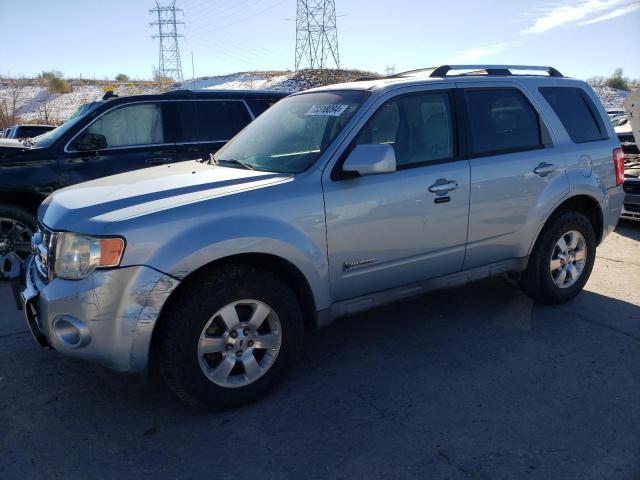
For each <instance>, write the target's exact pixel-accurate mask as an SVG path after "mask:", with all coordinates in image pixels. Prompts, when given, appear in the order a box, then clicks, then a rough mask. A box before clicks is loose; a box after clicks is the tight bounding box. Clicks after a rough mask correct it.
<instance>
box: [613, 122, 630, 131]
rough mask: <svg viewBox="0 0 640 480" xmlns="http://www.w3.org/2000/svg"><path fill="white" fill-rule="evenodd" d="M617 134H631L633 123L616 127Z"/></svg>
mask: <svg viewBox="0 0 640 480" xmlns="http://www.w3.org/2000/svg"><path fill="white" fill-rule="evenodd" d="M614 130H615V131H616V133H631V122H627V123H625V124H624V125H620V126H618V127H614Z"/></svg>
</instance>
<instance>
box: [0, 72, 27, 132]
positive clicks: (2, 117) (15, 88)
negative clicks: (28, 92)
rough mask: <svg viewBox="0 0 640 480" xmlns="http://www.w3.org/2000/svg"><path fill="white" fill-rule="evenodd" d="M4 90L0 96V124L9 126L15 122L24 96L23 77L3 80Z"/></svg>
mask: <svg viewBox="0 0 640 480" xmlns="http://www.w3.org/2000/svg"><path fill="white" fill-rule="evenodd" d="M4 84H5V86H6V90H5V93H4V95H2V98H0V124H1V125H2V126H3V127H11V126H13V125H15V124H16V123H17V120H18V110H19V108H20V107H19V105H20V103H21V101H22V100H23V99H24V98H25V82H24V78H10V79H7V80H5V81H4Z"/></svg>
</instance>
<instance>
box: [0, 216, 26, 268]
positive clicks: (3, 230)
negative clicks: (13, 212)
mask: <svg viewBox="0 0 640 480" xmlns="http://www.w3.org/2000/svg"><path fill="white" fill-rule="evenodd" d="M32 235H33V232H32V231H31V228H29V227H28V226H27V225H25V224H24V223H22V222H20V221H19V220H16V219H15V218H8V217H0V279H2V278H14V277H17V276H18V275H19V274H20V266H21V265H22V263H23V262H24V260H25V259H26V258H27V256H28V255H29V254H30V253H31V237H32Z"/></svg>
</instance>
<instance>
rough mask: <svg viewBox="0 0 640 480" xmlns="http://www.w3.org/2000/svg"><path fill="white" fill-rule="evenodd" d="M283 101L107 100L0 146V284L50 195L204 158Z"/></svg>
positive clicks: (182, 94) (187, 94)
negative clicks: (124, 174) (0, 225)
mask: <svg viewBox="0 0 640 480" xmlns="http://www.w3.org/2000/svg"><path fill="white" fill-rule="evenodd" d="M284 96H286V94H285V93H278V92H258V91H174V92H170V93H166V94H162V95H137V96H130V97H122V98H118V97H115V96H113V95H112V94H111V95H105V99H103V100H102V101H98V102H93V103H91V104H87V105H84V106H83V107H81V108H80V109H79V110H78V112H76V114H75V115H74V116H73V117H72V118H71V119H70V120H68V121H67V122H66V123H64V124H63V125H61V126H60V127H58V128H56V129H55V130H51V131H49V132H47V133H45V134H43V135H39V136H37V137H35V138H33V139H29V140H26V141H24V142H18V141H16V140H5V141H0V222H4V228H0V246H2V247H0V277H2V276H5V277H6V276H12V275H15V274H17V272H19V268H20V263H21V262H22V261H23V260H24V258H25V257H26V255H28V253H29V251H30V250H29V245H28V239H29V238H30V236H31V234H32V232H33V231H35V227H36V218H35V213H36V210H37V207H38V205H40V202H42V200H44V199H45V198H46V197H47V195H49V194H50V193H52V192H53V191H55V190H57V189H59V188H62V187H66V186H69V185H73V184H76V183H79V182H84V181H87V180H92V179H95V178H100V177H104V176H107V175H113V174H116V173H122V172H127V171H130V170H136V169H140V168H145V167H149V166H154V165H162V164H170V163H173V162H179V161H183V160H193V159H197V158H208V157H209V154H211V153H215V152H216V151H217V150H218V149H219V148H220V147H221V146H223V145H224V144H225V143H226V142H227V141H228V140H229V139H230V138H231V137H233V136H234V135H235V134H236V133H238V132H239V131H240V130H242V128H244V127H245V126H246V125H247V124H248V123H249V122H250V121H251V120H252V119H253V118H255V117H256V116H258V115H260V114H261V113H262V112H263V111H264V110H266V109H267V108H268V107H269V106H271V105H272V104H273V103H275V102H276V101H278V100H279V99H281V98H282V97H284ZM16 128H17V127H14V128H13V129H14V130H15V129H16ZM12 136H15V134H13V135H12ZM14 226H15V227H14ZM9 228H11V229H10V230H9ZM8 232H10V233H8Z"/></svg>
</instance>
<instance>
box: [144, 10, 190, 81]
mask: <svg viewBox="0 0 640 480" xmlns="http://www.w3.org/2000/svg"><path fill="white" fill-rule="evenodd" d="M181 11H182V9H181V8H176V2H175V0H173V1H172V2H171V4H169V5H167V6H164V7H163V6H161V5H160V2H159V1H158V0H156V8H152V9H151V10H149V13H151V14H157V18H158V19H157V20H156V21H154V22H150V23H149V25H151V26H156V25H157V26H158V33H157V34H156V35H152V36H151V38H158V39H160V53H159V62H158V65H159V67H158V73H159V74H160V75H161V76H163V77H166V78H172V79H173V80H175V81H176V82H182V80H183V77H182V63H181V62H180V48H179V45H178V38H179V37H183V36H184V35H180V34H178V25H182V24H184V22H180V21H178V20H176V12H181Z"/></svg>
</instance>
